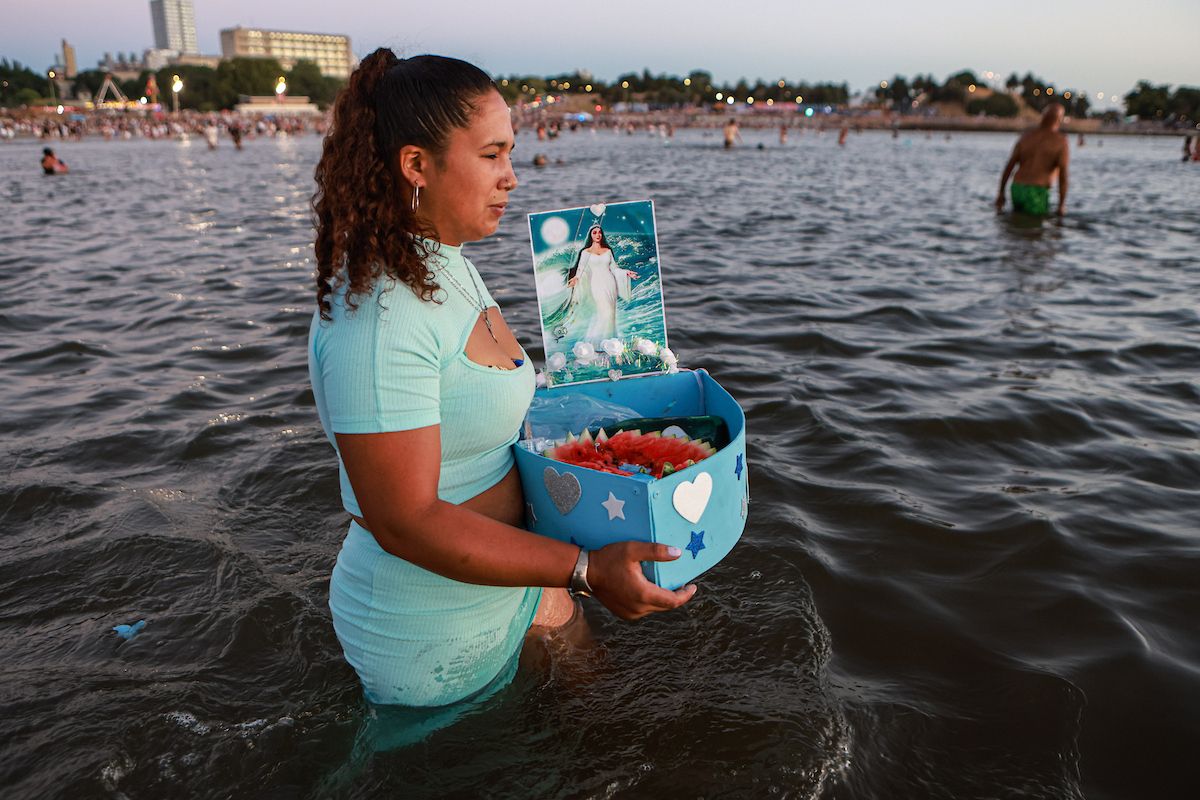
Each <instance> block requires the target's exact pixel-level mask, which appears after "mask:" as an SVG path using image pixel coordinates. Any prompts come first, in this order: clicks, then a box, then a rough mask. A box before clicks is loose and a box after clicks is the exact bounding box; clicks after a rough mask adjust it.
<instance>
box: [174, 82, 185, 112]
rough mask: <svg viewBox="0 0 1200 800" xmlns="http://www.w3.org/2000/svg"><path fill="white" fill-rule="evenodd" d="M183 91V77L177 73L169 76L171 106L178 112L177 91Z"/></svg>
mask: <svg viewBox="0 0 1200 800" xmlns="http://www.w3.org/2000/svg"><path fill="white" fill-rule="evenodd" d="M182 91H183V79H182V78H180V77H179V76H178V75H173V76H172V77H171V107H172V108H173V109H174V111H175V113H176V114H178V113H179V93H180V92H182Z"/></svg>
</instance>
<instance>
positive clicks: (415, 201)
mask: <svg viewBox="0 0 1200 800" xmlns="http://www.w3.org/2000/svg"><path fill="white" fill-rule="evenodd" d="M419 205H421V186H420V185H419V184H417V185H414V186H413V194H412V210H413V213H414V214H415V213H416V212H417V206H419Z"/></svg>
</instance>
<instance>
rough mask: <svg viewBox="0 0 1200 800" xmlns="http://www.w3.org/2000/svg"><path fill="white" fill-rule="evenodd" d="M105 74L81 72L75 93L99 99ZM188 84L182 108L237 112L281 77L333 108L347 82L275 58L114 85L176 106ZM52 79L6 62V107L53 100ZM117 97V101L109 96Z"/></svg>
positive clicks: (161, 73)
mask: <svg viewBox="0 0 1200 800" xmlns="http://www.w3.org/2000/svg"><path fill="white" fill-rule="evenodd" d="M106 74H107V73H106V72H105V71H104V70H99V69H89V70H84V71H82V72H80V73H78V74H77V75H76V76H75V77H74V78H72V79H71V81H70V82H71V83H72V84H73V88H74V93H75V94H79V93H82V92H86V93H87V94H88V95H90V96H91V97H95V96H96V95H97V94H98V93H99V92H100V87H101V86H102V85H103V84H104V76H105V75H106ZM176 75H178V76H179V78H180V80H182V81H183V90H182V91H181V92H180V93H179V107H180V108H181V109H184V108H188V109H195V110H197V111H218V110H221V109H228V108H232V107H233V106H234V105H235V104H236V103H237V102H238V98H239V97H240V96H241V95H273V94H274V93H275V86H276V84H277V82H278V81H279V78H281V77H282V78H283V79H284V80H285V81H286V82H287V93H288V94H289V95H296V96H298V95H304V96H307V97H308V98H309V99H310V100H311V101H312V102H313V103H316V104H317V105H318V106H322V107H325V106H328V105H329V104H330V103H332V102H333V98H334V97H335V96H336V95H337V92H338V90H339V89H341V88H342V85H343V84H344V81H342V80H340V79H338V78H329V77H326V76H324V75H322V74H321V70H320V68H319V67H318V66H317V65H316V64H315V63H313V62H312V61H306V60H301V61H297V62H296V65H295V66H293V67H292V68H291V69H290V70H285V69H284V68H283V67H282V65H280V63H279V61H277V60H276V59H273V58H231V59H229V60H226V61H222V62H221V63H220V64H218V65H217V67H216V68H215V69H214V68H213V67H206V66H184V65H178V66H170V67H164V68H163V69H160V70H157V71H154V72H151V71H150V70H143V71H142V73H141V74H140V75H138V77H136V78H132V79H129V80H124V81H118V80H115V79H114V81H113V83H115V84H116V85H117V87H118V88H119V89H120V90H121V91H122V92H123V93H124V94H125V96H126V97H128V98H129V99H130V100H135V101H136V100H138V99H139V98H141V97H147V99H148V100H150V101H151V102H153V101H154V100H155V99H157V101H158V102H160V103H162V104H163V105H164V106H165V107H168V108H169V107H170V106H171V85H172V84H173V83H174V79H175V76H176ZM151 76H153V78H154V84H156V85H157V88H158V97H157V98H151V97H149V96H148V92H149V91H150V90H151V85H152V84H151V81H150V78H151ZM48 80H49V79H48V77H47V76H45V75H39V74H38V73H36V72H33V71H32V70H30V69H29V68H27V67H24V66H22V65H21V64H20V63H18V62H11V63H10V62H9V61H8V60H7V59H0V81H3V82H5V83H6V85H5V86H3V87H0V89H3V92H2V93H0V103H2V104H4V105H11V106H20V105H33V104H36V103H39V102H41V101H43V100H45V98H46V97H47V96H48V93H49V83H48ZM106 99H112V98H106Z"/></svg>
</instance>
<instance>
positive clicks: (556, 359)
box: [546, 353, 567, 372]
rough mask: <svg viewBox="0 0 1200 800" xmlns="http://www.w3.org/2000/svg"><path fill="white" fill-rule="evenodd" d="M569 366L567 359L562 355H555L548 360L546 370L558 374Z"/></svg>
mask: <svg viewBox="0 0 1200 800" xmlns="http://www.w3.org/2000/svg"><path fill="white" fill-rule="evenodd" d="M566 365H567V357H566V356H565V355H563V354H562V353H553V354H551V356H550V357H549V358H547V359H546V368H547V369H549V370H551V371H552V372H558V371H559V370H560V369H562V368H563V367H565V366H566Z"/></svg>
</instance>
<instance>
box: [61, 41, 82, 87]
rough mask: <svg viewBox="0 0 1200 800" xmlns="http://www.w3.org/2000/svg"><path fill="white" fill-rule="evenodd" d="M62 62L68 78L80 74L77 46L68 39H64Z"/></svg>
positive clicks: (64, 72)
mask: <svg viewBox="0 0 1200 800" xmlns="http://www.w3.org/2000/svg"><path fill="white" fill-rule="evenodd" d="M62 64H63V74H64V75H66V76H67V77H68V78H74V77H75V76H76V75H78V74H79V64H78V62H76V61H75V46H74V45H72V44H71V43H69V42H68V41H67V40H66V39H63V40H62Z"/></svg>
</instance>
